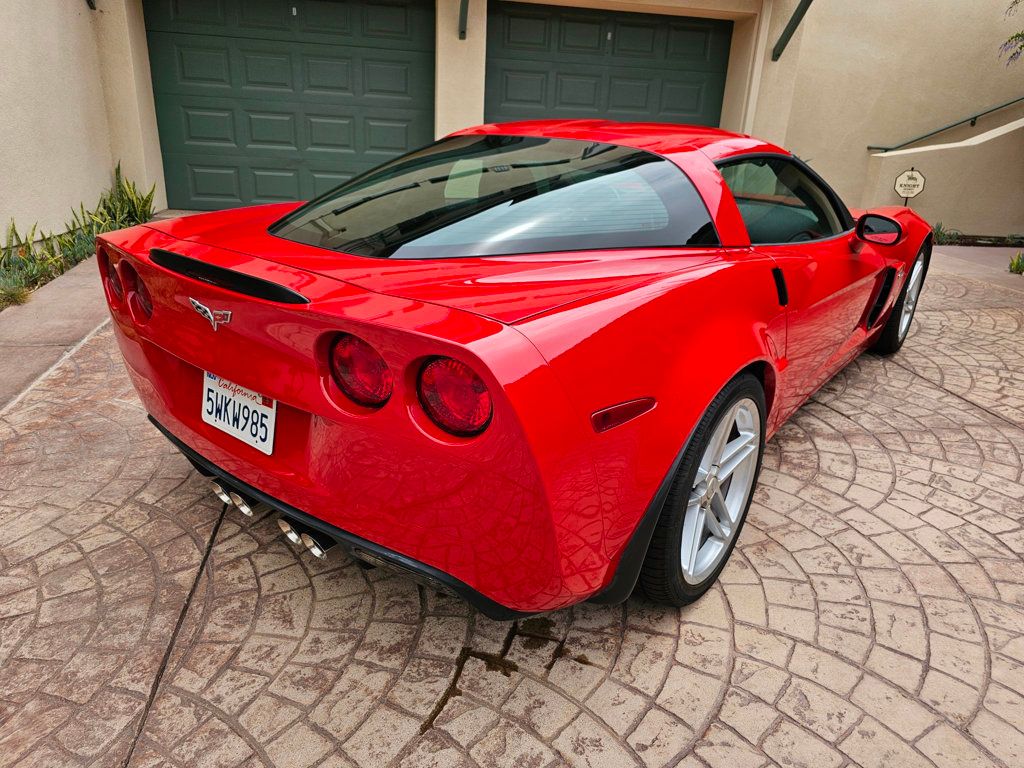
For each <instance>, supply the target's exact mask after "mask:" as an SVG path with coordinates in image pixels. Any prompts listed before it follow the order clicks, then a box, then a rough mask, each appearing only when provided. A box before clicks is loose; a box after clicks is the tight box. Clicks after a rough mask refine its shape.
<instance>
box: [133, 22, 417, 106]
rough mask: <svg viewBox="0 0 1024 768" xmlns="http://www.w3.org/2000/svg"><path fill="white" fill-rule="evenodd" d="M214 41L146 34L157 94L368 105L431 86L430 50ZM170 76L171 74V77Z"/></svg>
mask: <svg viewBox="0 0 1024 768" xmlns="http://www.w3.org/2000/svg"><path fill="white" fill-rule="evenodd" d="M223 46H224V47H222V48H219V49H218V48H215V47H213V46H212V45H211V43H210V38H209V37H207V36H204V35H175V34H171V33H162V32H157V33H153V34H151V35H150V55H151V59H152V62H153V68H154V70H158V71H159V74H156V76H155V78H154V79H155V82H156V83H157V88H158V90H159V92H160V93H161V94H180V95H199V94H209V93H218V94H223V95H224V96H228V97H230V98H242V97H245V96H257V95H258V96H259V97H260V98H263V99H295V98H303V97H304V96H305V94H307V93H309V92H312V93H310V95H311V96H315V97H316V99H317V100H321V99H328V100H331V99H333V100H336V101H344V102H345V103H349V102H351V101H352V100H353V99H355V100H356V101H355V103H360V104H366V105H367V106H371V105H372V104H373V103H374V101H375V100H378V101H383V102H386V103H388V104H390V105H395V104H398V103H401V102H404V103H422V102H423V95H424V93H426V92H429V93H430V94H432V93H433V66H434V62H433V56H432V54H426V53H420V52H415V51H387V50H384V51H382V50H378V49H374V48H366V47H340V46H326V45H321V44H313V45H309V44H297V43H287V44H283V45H282V44H281V43H275V42H273V41H261V40H243V41H236V40H229V41H226V42H224V43H223ZM169 75H171V76H169Z"/></svg>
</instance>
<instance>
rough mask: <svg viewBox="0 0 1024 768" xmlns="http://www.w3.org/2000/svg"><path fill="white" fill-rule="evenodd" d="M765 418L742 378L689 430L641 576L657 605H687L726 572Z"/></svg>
mask: <svg viewBox="0 0 1024 768" xmlns="http://www.w3.org/2000/svg"><path fill="white" fill-rule="evenodd" d="M765 411H766V408H765V397H764V390H763V389H762V387H761V384H760V382H759V381H758V380H757V379H756V378H754V377H753V376H751V375H749V374H743V375H741V376H739V377H737V378H735V379H733V380H732V381H731V382H730V383H729V384H728V385H727V386H726V387H725V389H723V390H722V391H721V392H720V393H719V394H718V396H717V397H716V398H715V399H714V400H713V401H712V403H711V405H710V406H708V409H707V411H705V413H704V416H703V417H702V418H701V420H700V423H699V424H698V425H697V428H696V429H695V430H694V433H693V436H692V438H691V440H690V444H689V445H688V446H687V448H686V451H685V453H684V454H683V460H682V462H681V463H680V465H679V469H678V471H677V473H676V477H675V480H674V482H673V485H672V489H671V490H670V491H669V495H668V498H667V500H666V502H665V508H664V509H663V510H662V512H661V517H660V519H659V520H658V525H657V527H656V528H655V530H654V535H653V537H652V538H651V544H650V547H649V548H648V550H647V557H646V558H645V559H644V564H643V567H642V568H641V571H640V584H641V586H642V587H643V590H644V592H645V593H646V595H647V596H648V597H649V598H650V599H652V600H654V601H655V602H658V603H663V604H667V605H676V606H680V605H686V604H688V603H692V602H693V601H694V600H696V599H697V598H699V597H700V596H701V595H703V594H704V593H705V592H707V591H708V589H710V588H711V585H712V584H714V582H715V579H717V578H718V574H719V573H721V571H722V569H723V568H724V567H725V564H726V562H727V561H728V559H729V555H730V554H731V553H732V550H733V548H734V547H735V546H736V540H737V539H738V538H739V534H740V530H741V529H742V528H743V522H744V520H745V519H746V516H747V510H748V509H749V508H750V502H751V499H752V497H753V492H754V485H755V483H756V482H757V476H758V474H760V472H761V457H762V454H763V453H764V422H765Z"/></svg>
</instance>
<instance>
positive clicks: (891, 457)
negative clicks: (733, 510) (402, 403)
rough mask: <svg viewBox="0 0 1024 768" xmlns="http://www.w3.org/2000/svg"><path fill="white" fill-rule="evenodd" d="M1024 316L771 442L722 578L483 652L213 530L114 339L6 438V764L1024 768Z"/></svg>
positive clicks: (1023, 301) (993, 326)
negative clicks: (670, 601) (681, 603)
mask: <svg viewBox="0 0 1024 768" xmlns="http://www.w3.org/2000/svg"><path fill="white" fill-rule="evenodd" d="M1022 457H1024V294H1022V293H1017V292H1014V291H1012V290H1007V289H1003V288H998V287H995V286H990V285H987V284H985V283H981V282H977V281H974V280H972V279H970V278H966V277H962V276H956V275H952V274H946V273H943V272H941V271H939V270H938V269H933V271H932V274H931V275H930V276H929V281H928V283H927V285H926V288H925V295H924V297H923V299H922V305H921V307H920V310H919V313H918V317H917V320H916V321H915V327H914V331H913V335H912V337H911V338H910V339H909V341H908V342H907V345H906V347H905V348H904V350H903V351H902V352H901V353H900V354H899V355H897V356H895V357H893V358H889V359H885V360H883V359H880V358H877V357H874V356H870V355H866V356H863V357H861V358H860V359H859V360H858V361H856V362H855V363H854V364H853V365H851V366H850V367H849V368H848V369H847V370H846V371H844V372H843V373H841V374H840V375H838V376H837V377H836V378H835V379H833V380H832V381H831V382H830V383H829V384H828V385H827V386H826V387H825V388H824V389H823V390H822V391H821V392H819V393H818V394H817V395H816V396H815V397H814V398H813V399H812V400H811V401H810V402H809V403H807V404H806V405H805V406H804V407H803V408H802V409H801V410H800V412H799V413H798V414H797V415H796V417H795V418H794V419H793V420H792V421H791V422H790V423H789V424H788V425H787V426H785V427H784V428H783V429H782V430H781V432H780V433H779V434H778V435H777V436H776V437H775V438H774V439H773V440H772V442H770V443H769V445H768V448H767V454H766V457H765V468H764V472H763V475H762V478H761V486H760V489H759V490H758V491H757V494H756V497H755V503H754V506H753V507H752V510H751V515H750V519H749V521H748V524H747V526H746V528H745V529H744V531H743V535H742V537H741V540H740V543H739V546H738V547H737V549H736V552H735V554H734V555H733V558H732V561H731V562H730V564H729V566H728V567H727V569H726V570H725V572H724V573H723V575H722V578H721V580H720V582H719V584H717V585H716V586H715V587H714V588H713V589H712V590H711V592H709V593H708V594H707V596H705V597H704V598H703V599H702V600H700V601H699V602H698V603H696V604H695V605H693V606H690V607H688V608H686V609H683V610H676V609H667V608H663V607H658V606H655V605H651V604H649V603H647V602H645V601H644V600H643V599H641V598H638V597H634V598H631V599H630V600H629V601H628V602H627V603H626V604H624V605H622V606H613V607H608V606H595V605H588V604H583V605H578V606H575V607H573V608H571V609H567V610H563V611H559V612H556V613H552V614H548V615H545V616H540V617H536V618H532V619H528V620H525V621H519V622H514V623H513V622H494V621H490V620H487V619H485V618H483V617H482V616H480V615H479V614H477V613H475V612H474V611H472V610H471V609H470V608H468V607H467V606H466V605H465V604H463V603H461V602H459V601H456V600H453V599H451V598H447V597H444V596H440V595H437V594H435V593H433V592H431V591H429V590H426V589H423V588H420V587H417V586H416V585H415V584H413V583H412V582H410V581H408V580H406V579H404V578H402V577H398V576H393V575H390V574H388V573H385V572H383V571H380V570H364V569H362V568H361V567H358V566H357V565H356V564H354V563H353V562H351V561H349V560H347V559H345V558H344V557H342V556H340V555H333V556H332V557H331V558H330V559H329V560H328V561H327V562H326V563H321V562H319V561H316V560H314V559H313V558H311V557H310V556H309V555H307V554H306V553H304V552H299V551H298V550H296V549H294V548H292V547H291V546H290V545H289V544H288V543H287V542H286V541H285V540H284V539H283V538H282V536H281V535H280V533H279V531H278V528H277V526H276V524H275V521H274V519H273V517H272V516H264V517H262V518H260V519H255V520H249V519H245V518H243V517H242V516H241V515H240V514H238V513H237V512H234V511H227V512H225V511H224V510H223V509H222V508H221V506H220V504H219V503H215V502H214V500H213V497H212V495H211V494H210V493H209V491H208V490H207V487H206V484H205V482H204V481H203V480H202V479H201V478H199V477H198V476H197V475H196V474H195V473H194V472H192V471H191V470H190V467H189V465H188V464H187V462H186V461H185V460H184V459H183V458H181V457H180V456H179V455H178V454H177V453H176V451H175V450H174V449H173V448H172V447H171V446H170V445H169V444H168V443H167V442H166V441H165V440H164V439H163V437H161V436H160V435H159V434H158V433H157V432H156V431H155V429H153V428H152V427H151V426H150V425H149V424H148V423H147V422H146V420H145V418H144V414H143V412H142V410H141V408H140V406H139V405H138V402H137V400H136V398H135V396H134V394H133V392H132V391H131V390H130V387H129V385H128V383H127V379H126V376H125V374H124V372H123V367H122V363H121V361H120V359H119V356H118V353H117V351H116V349H115V345H114V343H113V339H112V336H111V333H110V331H109V329H104V330H101V331H100V332H99V333H98V334H96V335H95V336H94V337H92V338H91V339H89V340H88V341H87V342H86V343H85V344H84V345H83V346H82V347H81V348H80V349H79V350H78V351H77V352H75V354H73V355H72V356H71V357H70V358H68V360H67V361H66V362H65V363H64V364H62V365H61V366H59V367H58V368H57V369H55V370H54V371H53V372H52V373H51V374H50V375H49V376H48V377H47V378H45V379H44V380H42V381H41V382H39V383H38V384H37V385H36V386H35V387H34V388H33V389H32V390H31V391H29V392H28V393H27V394H26V395H25V396H24V397H22V398H21V399H20V400H19V401H18V402H17V403H16V404H15V405H14V406H13V407H11V408H10V409H8V411H7V412H6V413H3V414H0V523H2V530H3V532H4V535H3V537H2V539H0V766H8V765H15V764H17V765H19V766H20V765H25V766H58V765H59V766H77V765H81V766H87V765H88V766H106V765H111V766H113V765H124V764H125V763H126V762H128V763H130V764H131V765H136V766H158V765H160V766H163V765H167V766H171V765H175V766H191V765H196V766H235V765H241V766H288V767H289V768H292V767H299V766H325V767H326V766H329V767H330V768H338V767H340V766H353V765H356V766H385V765H389V764H390V765H410V766H462V765H465V766H470V765H512V766H535V767H537V768H540V767H541V766H550V765H572V766H587V765H589V766H602V767H603V766H620V765H621V766H634V765H635V766H665V765H681V766H687V767H691V766H693V767H695V766H702V765H706V766H726V767H728V768H743V767H745V766H750V767H751V768H755V767H759V766H764V765H773V764H777V765H786V766H810V767H812V768H839V767H840V766H843V765H864V766H898V767H899V768H913V767H914V766H938V767H939V768H954V767H957V768H958V767H959V766H979V767H982V768H983V767H984V766H1005V767H1006V768H1009V767H1010V766H1020V765H1024V563H1022V554H1024V527H1022V523H1024V469H1022V467H1024V458H1022Z"/></svg>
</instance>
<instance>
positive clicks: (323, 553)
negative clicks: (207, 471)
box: [210, 480, 337, 560]
mask: <svg viewBox="0 0 1024 768" xmlns="http://www.w3.org/2000/svg"><path fill="white" fill-rule="evenodd" d="M210 488H211V489H212V490H213V492H214V493H215V494H216V496H217V498H218V499H220V500H221V501H222V502H224V503H225V504H228V505H230V506H233V507H235V508H236V509H237V510H238V511H239V512H241V513H242V514H243V515H245V516H246V517H252V516H253V515H254V514H255V513H256V512H260V511H262V510H263V509H265V508H266V505H265V504H263V503H262V502H258V501H255V500H253V499H250V498H248V497H247V496H243V495H242V494H241V493H239V492H238V491H234V490H231V489H229V488H226V487H225V486H224V485H223V484H222V483H221V482H220V481H219V480H211V481H210ZM277 527H278V528H280V529H281V533H283V534H284V535H285V537H286V538H287V539H288V541H290V542H291V543H292V544H301V545H302V546H304V547H305V548H306V549H308V550H309V552H310V554H311V555H313V557H315V558H317V559H319V560H326V559H327V553H328V552H330V551H331V550H332V549H334V547H335V546H336V545H337V542H336V541H335V540H334V539H332V538H331V537H330V536H328V535H327V534H325V533H321V532H320V531H313V530H310V529H308V528H307V527H306V526H304V525H301V524H300V523H296V522H294V521H292V520H289V519H288V518H287V517H279V518H277Z"/></svg>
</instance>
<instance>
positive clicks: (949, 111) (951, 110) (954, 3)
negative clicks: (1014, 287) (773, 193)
mask: <svg viewBox="0 0 1024 768" xmlns="http://www.w3.org/2000/svg"><path fill="white" fill-rule="evenodd" d="M796 4H797V2H796V0H776V2H775V4H774V9H773V13H772V16H773V18H772V24H771V26H772V32H771V35H770V45H769V50H767V51H766V52H765V56H766V57H769V56H770V53H771V51H770V47H771V45H773V44H774V41H775V39H776V38H777V37H778V32H779V31H781V28H782V26H783V25H784V24H785V21H786V20H787V19H788V18H789V16H790V14H791V13H792V9H793V8H794V7H795V6H796ZM1006 5H1007V3H1006V0H973V1H972V2H971V3H970V4H967V5H965V4H964V3H963V2H962V0H927V1H925V0H915V1H914V2H903V3H882V2H871V3H840V2H816V3H814V4H813V5H812V6H811V8H810V10H809V11H808V13H807V16H806V17H805V19H804V22H803V25H802V27H801V29H800V31H799V32H798V33H797V35H796V36H795V37H794V38H793V41H792V42H791V43H790V46H789V47H788V48H787V49H786V51H785V53H784V54H783V56H782V58H781V60H780V61H778V62H770V61H767V60H766V62H765V64H764V71H765V75H764V79H763V80H762V84H761V91H760V95H759V97H758V102H757V112H756V117H755V120H754V126H753V129H754V133H756V134H758V135H760V136H763V137H764V138H767V139H769V140H772V141H777V142H779V143H782V144H783V145H784V146H786V147H787V148H789V149H791V150H792V151H794V152H796V153H797V154H799V155H800V156H801V157H803V158H804V159H806V160H809V162H810V163H811V165H812V166H814V168H815V169H816V170H818V171H819V172H820V173H821V174H822V175H823V176H825V177H826V178H828V179H830V180H831V181H832V182H833V183H834V184H835V185H836V187H837V189H838V191H839V192H840V194H841V195H842V196H843V197H844V198H845V199H846V200H847V202H848V203H849V204H851V205H862V206H865V207H867V206H870V205H874V204H878V203H882V202H889V200H878V199H875V194H876V187H874V186H873V185H871V184H868V174H869V166H870V164H871V160H870V154H871V153H869V152H868V151H867V145H869V144H876V145H891V144H895V143H899V142H901V141H903V140H906V139H908V138H911V137H913V136H915V135H917V134H921V133H925V132H927V131H930V130H933V129H935V128H938V127H940V126H942V125H943V124H945V123H949V122H952V121H954V120H957V119H959V118H961V117H965V116H967V115H969V114H971V113H973V112H977V111H980V110H982V109H984V108H986V107H988V106H992V105H995V104H999V103H1001V102H1004V101H1009V100H1010V99H1012V98H1015V97H1017V96H1021V95H1024V64H1020V65H1017V66H1015V67H1007V66H1006V65H1005V64H1004V63H1003V62H1002V61H1001V60H1000V59H999V56H998V49H999V45H1000V43H1001V42H1002V41H1003V40H1005V39H1006V38H1007V37H1009V35H1010V34H1011V33H1012V31H1013V30H1014V29H1020V28H1021V27H1022V26H1024V16H1022V15H1020V14H1018V15H1016V16H1011V17H1009V18H1006V17H1005V15H1004V13H1005V11H1006ZM1013 117H1015V115H1014V114H1012V113H1003V114H995V115H992V116H990V117H987V118H982V120H981V121H979V125H978V127H977V130H979V131H980V130H988V129H990V128H994V127H997V126H999V125H1002V124H1004V123H1006V122H1007V121H1009V120H1010V119H1012V118H1013ZM952 136H956V134H953V135H952ZM950 138H951V137H950V136H947V135H943V136H940V137H938V139H936V141H941V142H948V141H950ZM1022 151H1024V150H1022ZM908 167H909V166H908ZM936 178H938V176H937V177H936ZM928 185H929V186H928V187H927V188H926V190H925V192H923V193H922V195H921V198H919V199H920V201H921V202H924V198H925V196H926V195H929V194H937V193H939V190H938V189H937V187H938V183H936V184H935V185H932V181H931V178H929V180H928ZM942 194H943V195H946V194H947V191H943V192H942ZM1002 204H1003V203H1002V201H1001V200H1000V198H999V197H997V196H994V197H993V198H992V200H991V205H992V206H1000V205H1002ZM971 226H973V224H972V225H971Z"/></svg>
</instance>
